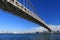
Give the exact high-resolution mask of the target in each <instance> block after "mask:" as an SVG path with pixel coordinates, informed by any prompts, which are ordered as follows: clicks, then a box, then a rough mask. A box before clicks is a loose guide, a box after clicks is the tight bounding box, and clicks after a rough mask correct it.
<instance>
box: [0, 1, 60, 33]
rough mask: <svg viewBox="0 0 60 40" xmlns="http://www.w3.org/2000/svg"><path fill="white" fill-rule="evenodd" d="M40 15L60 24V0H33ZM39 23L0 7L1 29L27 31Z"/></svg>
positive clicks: (55, 23) (46, 19)
mask: <svg viewBox="0 0 60 40" xmlns="http://www.w3.org/2000/svg"><path fill="white" fill-rule="evenodd" d="M31 2H32V4H33V5H34V7H35V8H36V10H37V12H38V15H39V16H40V17H41V18H42V19H43V20H44V21H45V22H46V23H47V24H52V25H60V0H31ZM34 27H39V25H37V24H35V23H32V22H29V21H27V20H25V19H23V18H21V17H18V16H15V15H12V14H10V13H9V12H7V11H3V10H2V9H0V30H1V31H2V30H3V31H17V32H22V31H27V30H30V29H32V28H34Z"/></svg>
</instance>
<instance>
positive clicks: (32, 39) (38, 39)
mask: <svg viewBox="0 0 60 40" xmlns="http://www.w3.org/2000/svg"><path fill="white" fill-rule="evenodd" d="M0 40H60V34H0Z"/></svg>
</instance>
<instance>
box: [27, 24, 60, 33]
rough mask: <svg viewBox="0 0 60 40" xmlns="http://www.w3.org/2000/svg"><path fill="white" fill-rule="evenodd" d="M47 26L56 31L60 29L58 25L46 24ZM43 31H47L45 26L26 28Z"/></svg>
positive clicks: (31, 30) (32, 30)
mask: <svg viewBox="0 0 60 40" xmlns="http://www.w3.org/2000/svg"><path fill="white" fill-rule="evenodd" d="M48 26H49V28H50V29H51V30H53V31H57V30H60V25H48ZM43 31H48V30H47V29H46V28H44V27H41V26H40V27H32V28H31V29H30V30H28V31H27V32H31V33H33V32H43Z"/></svg>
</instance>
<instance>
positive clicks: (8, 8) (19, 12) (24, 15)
mask: <svg viewBox="0 0 60 40" xmlns="http://www.w3.org/2000/svg"><path fill="white" fill-rule="evenodd" d="M0 8H1V9H3V10H4V11H9V12H11V13H12V14H14V15H17V16H19V17H22V18H24V19H27V20H29V21H31V22H34V23H36V24H38V25H41V26H43V27H45V28H47V29H48V30H49V31H51V29H50V28H49V27H48V26H46V25H45V24H44V23H42V22H40V21H38V20H36V19H35V18H33V17H32V16H30V15H29V14H27V13H26V12H24V11H22V10H21V9H19V8H17V7H16V6H14V5H12V4H10V3H9V2H2V1H0Z"/></svg>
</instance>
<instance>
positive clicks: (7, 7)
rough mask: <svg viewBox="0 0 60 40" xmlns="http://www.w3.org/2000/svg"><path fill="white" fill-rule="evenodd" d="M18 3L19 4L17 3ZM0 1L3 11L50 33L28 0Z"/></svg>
mask: <svg viewBox="0 0 60 40" xmlns="http://www.w3.org/2000/svg"><path fill="white" fill-rule="evenodd" d="M19 1H20V2H19ZM19 1H18V0H0V8H1V9H3V10H4V11H8V12H11V13H12V14H13V15H17V16H19V17H22V18H24V19H26V20H29V21H31V22H33V23H36V24H38V25H41V26H42V27H44V28H46V29H47V30H48V31H51V29H50V28H49V26H48V25H47V24H46V23H45V22H44V21H43V20H42V19H41V18H40V17H39V16H38V15H37V11H36V9H35V8H34V6H33V5H32V3H31V1H30V0H19Z"/></svg>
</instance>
